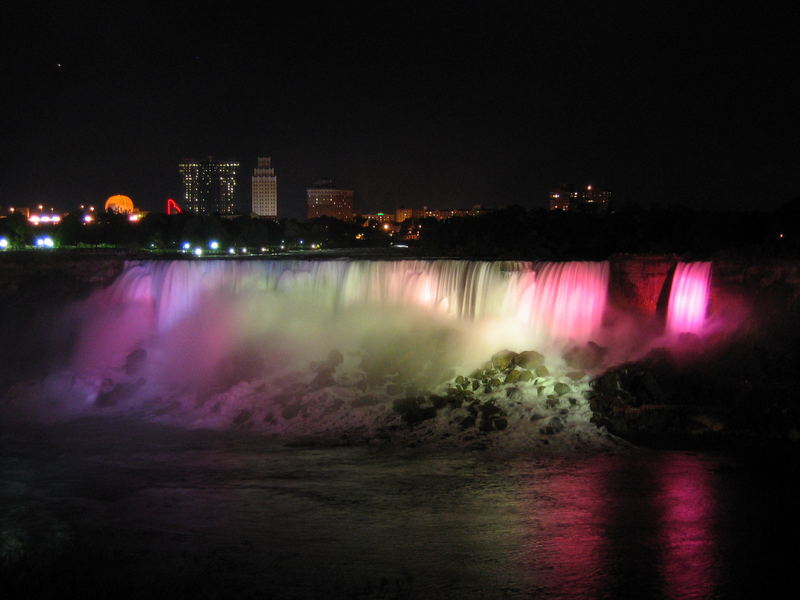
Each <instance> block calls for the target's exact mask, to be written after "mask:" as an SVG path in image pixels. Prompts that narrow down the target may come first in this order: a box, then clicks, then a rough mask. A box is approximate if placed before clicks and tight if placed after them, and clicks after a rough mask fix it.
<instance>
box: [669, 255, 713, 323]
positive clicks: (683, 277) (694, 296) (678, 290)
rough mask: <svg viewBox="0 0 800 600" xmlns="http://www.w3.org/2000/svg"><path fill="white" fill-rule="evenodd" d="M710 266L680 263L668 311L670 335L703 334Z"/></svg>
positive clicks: (698, 263) (702, 263) (677, 267)
mask: <svg viewBox="0 0 800 600" xmlns="http://www.w3.org/2000/svg"><path fill="white" fill-rule="evenodd" d="M710 287H711V263H710V262H692V263H678V264H677V266H676V267H675V275H674V277H673V280H672V289H671V291H670V295H669V306H668V309H667V332H668V333H669V334H671V335H677V334H681V333H700V332H701V331H702V330H703V327H704V325H705V322H706V311H707V309H708V300H709V291H710Z"/></svg>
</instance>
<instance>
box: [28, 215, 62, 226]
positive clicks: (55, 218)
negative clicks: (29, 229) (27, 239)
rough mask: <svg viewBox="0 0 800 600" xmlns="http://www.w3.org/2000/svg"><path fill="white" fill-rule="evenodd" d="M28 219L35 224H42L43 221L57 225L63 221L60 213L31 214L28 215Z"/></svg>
mask: <svg viewBox="0 0 800 600" xmlns="http://www.w3.org/2000/svg"><path fill="white" fill-rule="evenodd" d="M28 221H29V222H30V223H32V224H33V225H40V224H42V223H48V224H54V225H55V224H58V223H60V222H61V217H60V216H59V215H31V216H30V217H28Z"/></svg>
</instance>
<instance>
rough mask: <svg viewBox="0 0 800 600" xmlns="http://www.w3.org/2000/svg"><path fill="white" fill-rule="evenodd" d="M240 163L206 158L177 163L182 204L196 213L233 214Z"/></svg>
mask: <svg viewBox="0 0 800 600" xmlns="http://www.w3.org/2000/svg"><path fill="white" fill-rule="evenodd" d="M238 169H239V163H238V162H234V161H219V160H214V159H213V158H212V157H208V159H207V160H199V161H198V160H191V159H187V160H183V161H181V162H180V163H178V171H179V172H180V174H181V180H182V184H183V206H184V208H185V209H186V211H187V212H190V213H195V214H198V215H213V214H220V215H232V214H235V213H236V212H238V210H237V206H236V173H237V171H238Z"/></svg>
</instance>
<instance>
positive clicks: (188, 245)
mask: <svg viewBox="0 0 800 600" xmlns="http://www.w3.org/2000/svg"><path fill="white" fill-rule="evenodd" d="M191 247H192V245H191V244H190V243H189V242H183V245H182V246H181V248H183V249H184V250H189V249H190V248H191Z"/></svg>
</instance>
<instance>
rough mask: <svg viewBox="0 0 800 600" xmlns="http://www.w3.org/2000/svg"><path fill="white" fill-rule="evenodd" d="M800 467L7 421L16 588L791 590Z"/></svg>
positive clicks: (4, 504) (667, 455)
mask: <svg viewBox="0 0 800 600" xmlns="http://www.w3.org/2000/svg"><path fill="white" fill-rule="evenodd" d="M796 475H797V468H796V467H795V466H793V463H791V462H789V461H786V460H781V459H778V458H774V457H773V458H771V459H769V460H766V459H763V458H756V457H753V456H750V457H734V456H727V455H717V454H705V453H688V452H671V451H654V450H643V449H635V448H631V449H625V450H619V451H616V452H613V453H608V452H601V453H590V454H579V455H570V456H561V457H553V456H548V457H535V456H531V455H519V454H518V455H516V456H502V455H500V454H497V453H491V454H490V453H486V452H468V451H448V452H443V451H437V452H432V451H430V450H424V449H421V448H414V449H403V448H397V447H393V448H370V447H326V448H315V447H287V446H285V445H280V444H278V443H276V442H275V441H272V440H270V439H268V438H266V437H265V436H263V435H254V434H243V433H241V432H220V431H215V432H212V431H190V430H184V429H175V428H170V427H165V426H157V425H153V424H145V423H141V422H136V421H128V420H116V419H110V418H93V419H83V420H79V421H74V422H71V423H62V424H59V425H51V426H20V425H15V426H8V425H6V426H3V428H2V435H1V436H0V503H1V504H0V515H1V517H0V535H2V540H1V541H2V548H1V551H2V571H0V574H1V575H2V580H1V581H2V589H0V592H2V597H4V598H15V597H20V598H40V597H53V598H56V597H57V598H63V597H67V596H78V595H80V596H85V597H90V595H91V596H94V595H97V594H99V596H98V597H107V598H127V597H131V598H139V597H142V598H144V597H148V598H151V597H167V596H168V597H170V598H219V597H247V598H250V597H252V598H533V597H535V598H623V597H627V598H729V597H730V598H733V597H741V598H752V597H769V596H770V595H774V591H775V590H776V589H779V586H780V584H781V583H787V582H788V583H792V582H793V580H794V576H795V573H794V567H795V563H796V552H795V551H794V550H793V549H794V548H796V545H797V540H798V533H799V532H800V527H799V526H798V525H800V519H798V516H797V509H796V501H795V497H794V496H793V494H792V491H791V489H792V486H791V482H792V481H793V480H794V479H795V478H796Z"/></svg>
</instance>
